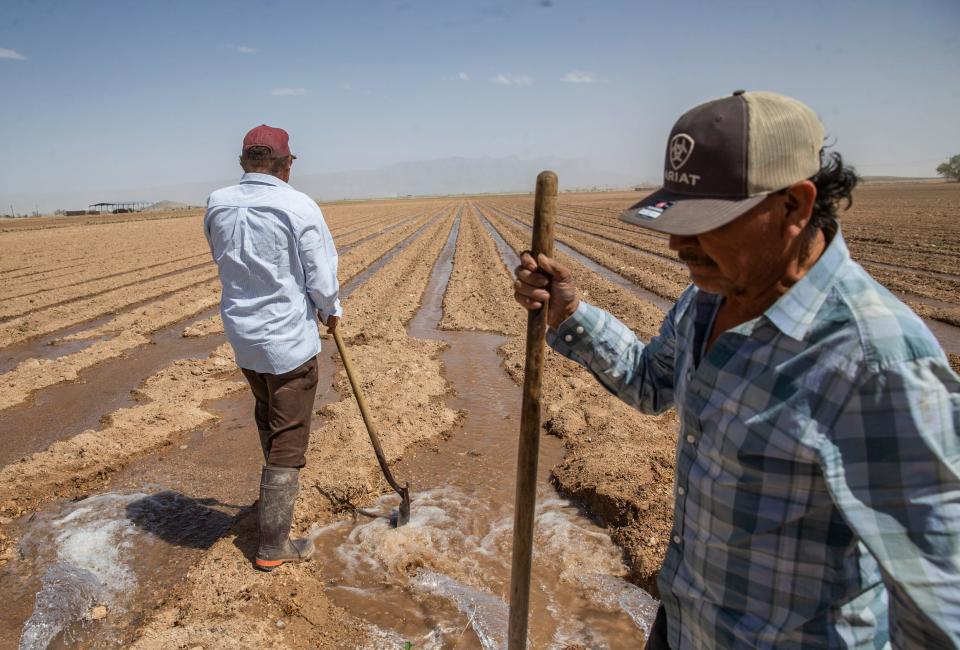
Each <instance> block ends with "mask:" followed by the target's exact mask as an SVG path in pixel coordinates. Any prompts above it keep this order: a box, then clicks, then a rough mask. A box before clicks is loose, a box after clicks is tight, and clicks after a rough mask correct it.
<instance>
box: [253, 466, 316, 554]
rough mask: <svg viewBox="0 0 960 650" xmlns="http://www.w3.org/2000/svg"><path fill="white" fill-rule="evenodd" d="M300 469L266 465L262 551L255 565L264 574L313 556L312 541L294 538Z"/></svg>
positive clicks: (262, 481)
mask: <svg viewBox="0 0 960 650" xmlns="http://www.w3.org/2000/svg"><path fill="white" fill-rule="evenodd" d="M299 479H300V470H299V469H296V468H293V467H274V466H272V465H265V466H264V467H263V474H261V476H260V506H259V511H258V513H257V516H258V521H259V524H260V548H259V549H258V550H257V559H256V562H255V563H254V564H255V565H256V567H257V568H258V569H260V570H261V571H273V570H274V569H276V568H277V567H278V566H281V565H282V564H283V563H284V562H301V561H305V560H309V559H310V558H311V557H312V556H313V542H312V541H311V540H309V539H290V537H289V535H290V524H291V523H292V522H293V504H294V502H295V501H296V500H297V491H298V490H299V488H300V480H299Z"/></svg>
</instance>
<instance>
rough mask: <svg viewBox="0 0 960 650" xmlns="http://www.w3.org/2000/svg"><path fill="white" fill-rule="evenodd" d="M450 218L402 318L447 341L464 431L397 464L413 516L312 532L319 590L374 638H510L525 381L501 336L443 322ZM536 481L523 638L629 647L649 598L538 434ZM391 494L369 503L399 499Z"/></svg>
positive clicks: (448, 643) (455, 641)
mask: <svg viewBox="0 0 960 650" xmlns="http://www.w3.org/2000/svg"><path fill="white" fill-rule="evenodd" d="M458 225H459V220H458V221H457V222H456V223H455V225H454V228H453V229H452V230H451V234H450V238H449V240H448V242H447V245H446V247H445V248H444V250H443V252H442V253H441V256H440V258H439V260H438V261H437V264H436V266H435V267H434V271H433V274H432V276H431V280H430V283H429V285H428V287H427V290H426V293H425V295H424V302H423V305H422V307H421V309H420V310H419V311H418V313H417V315H416V316H415V318H414V319H413V320H412V321H411V323H410V325H409V330H408V331H409V333H410V334H411V335H412V336H415V337H418V338H430V339H438V340H442V341H444V342H446V343H447V344H448V345H449V348H448V349H447V350H446V351H445V352H444V353H443V357H442V358H443V363H444V370H445V374H446V376H447V378H448V379H449V380H450V381H451V383H452V384H453V386H454V388H455V390H456V392H457V394H456V396H455V397H453V398H452V399H451V400H450V406H451V407H453V408H457V409H462V410H464V411H466V413H467V417H466V420H465V421H464V423H463V427H462V429H461V430H458V431H457V432H456V433H455V434H454V435H453V437H452V438H451V439H450V440H448V441H446V442H443V443H441V444H439V445H436V446H432V445H431V446H429V447H427V448H422V449H419V450H416V451H414V452H412V453H409V454H408V455H407V456H406V457H405V458H404V460H403V461H401V462H400V463H398V464H397V466H396V468H395V472H396V474H397V475H398V476H399V477H400V480H401V481H406V480H410V481H411V483H412V487H413V503H412V517H411V521H410V523H409V524H408V525H406V526H404V527H402V528H399V529H393V528H391V527H390V525H389V524H388V523H387V522H386V521H385V520H383V519H376V520H372V521H367V520H362V521H360V522H359V524H358V525H354V523H353V522H340V523H337V524H332V525H330V526H328V527H327V528H325V529H324V530H323V531H322V532H321V534H320V536H319V538H318V545H319V546H320V549H319V551H318V552H319V554H320V555H321V556H322V557H324V564H325V567H324V572H325V574H326V575H327V576H336V577H335V578H332V580H331V581H330V584H331V586H330V588H329V589H328V595H329V596H330V598H331V599H332V600H333V601H334V602H335V603H337V604H338V605H340V606H342V607H344V608H346V609H347V610H348V611H350V612H351V613H352V614H354V615H356V616H359V617H360V618H362V619H364V620H366V621H368V622H370V623H373V624H374V625H376V626H377V627H378V628H379V629H380V631H381V634H382V638H381V642H382V643H383V646H384V647H386V646H387V645H388V644H396V645H397V646H400V645H402V643H403V642H405V641H410V642H411V643H412V644H413V647H415V648H449V647H457V648H484V649H487V648H505V647H506V626H507V612H508V603H507V594H508V592H509V584H510V567H509V560H510V549H511V544H512V526H513V514H512V511H513V499H514V481H515V466H516V445H517V431H518V430H519V421H518V419H517V417H518V414H519V411H520V390H519V388H518V387H517V386H516V385H515V384H514V383H513V382H512V381H511V380H510V379H509V377H508V376H507V374H506V373H505V372H504V371H503V369H502V368H501V366H500V358H499V356H498V355H497V351H496V349H497V347H498V346H499V345H501V344H502V343H504V342H505V341H506V339H505V338H504V337H502V336H497V335H491V334H481V333H472V332H447V331H438V330H437V329H436V327H437V323H438V322H439V320H440V318H441V316H442V301H443V294H444V291H445V287H446V284H447V280H448V279H449V275H450V272H451V269H452V258H453V252H454V247H455V243H456V237H457V232H458ZM541 456H542V462H541V463H540V468H541V470H540V481H539V487H538V502H539V505H538V513H537V533H536V541H537V544H536V549H537V550H536V551H535V554H534V584H533V588H532V596H531V612H532V616H531V629H530V647H536V648H548V647H556V648H565V647H567V646H569V645H574V644H576V643H583V644H587V645H589V646H590V647H595V648H604V647H606V648H636V647H638V646H639V645H640V643H641V642H642V638H643V630H644V629H645V626H646V625H647V624H648V620H650V616H652V612H653V611H654V605H655V602H654V601H653V600H652V599H651V598H650V597H649V596H648V595H647V594H646V593H644V592H643V591H642V590H640V589H638V588H637V587H635V586H633V585H631V584H629V583H627V582H626V581H625V580H623V578H622V576H623V575H625V574H626V567H625V566H624V565H623V562H622V556H621V553H620V552H619V550H618V549H617V548H616V547H615V546H614V545H613V544H612V542H611V541H610V540H609V538H608V537H607V536H606V535H605V534H604V532H603V531H602V530H601V529H599V528H597V527H596V526H595V525H594V524H592V523H591V522H590V521H589V520H588V519H586V518H585V517H584V516H582V513H580V512H579V510H578V509H577V508H576V507H575V506H574V505H573V504H571V503H569V502H567V501H565V500H562V499H560V498H559V497H558V496H557V494H556V492H555V491H554V490H553V488H552V487H551V486H550V484H549V482H548V475H549V468H550V467H551V466H553V465H554V464H556V463H557V462H559V461H560V460H561V458H562V456H563V450H562V446H561V443H560V442H559V441H557V440H555V439H552V438H548V437H546V436H545V437H544V438H543V439H542V444H541ZM396 503H397V498H396V497H395V496H394V495H389V496H386V497H383V498H382V499H381V500H380V502H379V503H378V507H379V508H380V509H381V510H382V511H386V510H388V509H389V508H390V507H391V506H395V505H396Z"/></svg>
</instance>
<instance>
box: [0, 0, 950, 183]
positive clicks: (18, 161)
mask: <svg viewBox="0 0 960 650" xmlns="http://www.w3.org/2000/svg"><path fill="white" fill-rule="evenodd" d="M0 3H2V10H0V97H2V99H0V157H2V160H0V164H2V171H0V196H7V195H13V194H24V193H26V194H30V193H41V194H44V193H50V192H54V191H77V190H81V189H90V188H124V187H145V186H158V185H166V184H178V183H185V182H191V181H203V180H207V179H218V178H229V177H230V176H232V175H233V174H234V173H238V172H239V168H238V167H237V164H236V156H237V155H238V153H239V148H240V142H241V139H242V137H243V134H244V132H245V131H246V130H247V129H249V128H251V127H253V126H256V125H257V124H260V123H262V122H266V123H268V124H271V125H276V126H282V127H284V128H286V129H287V130H288V131H290V133H291V144H292V148H293V149H294V153H297V154H298V155H299V156H300V158H299V160H298V161H297V166H296V168H295V173H320V172H329V171H339V170H350V169H369V168H376V167H380V166H382V165H385V164H389V163H394V162H400V161H409V160H425V159H433V158H443V157H448V156H467V157H475V156H495V157H499V156H507V155H518V156H521V157H527V158H534V157H539V156H561V157H565V158H584V159H587V160H589V161H590V162H591V163H592V164H593V165H595V166H596V167H598V168H601V169H610V170H618V171H629V172H630V173H632V174H634V175H635V177H636V178H637V179H638V180H657V181H658V180H659V175H660V170H661V164H662V159H663V147H664V144H665V140H666V137H667V134H668V132H669V129H670V127H671V125H672V124H673V122H674V120H675V119H676V118H677V117H678V116H679V114H680V113H682V112H683V111H684V110H686V109H687V108H689V107H691V106H693V105H694V104H697V103H700V102H701V101H705V100H708V99H711V98H714V97H717V96H721V95H725V94H727V93H729V92H730V91H732V90H734V89H736V88H746V89H749V90H776V91H779V92H783V93H786V94H789V95H793V96H795V97H798V98H800V99H802V100H803V101H805V102H806V103H808V104H809V105H810V106H812V107H813V108H814V110H816V111H817V112H818V113H819V114H820V116H821V118H822V120H823V122H824V124H825V125H826V129H827V132H828V134H829V136H830V138H831V139H832V140H834V141H835V143H836V149H837V150H839V151H841V152H842V153H844V154H845V156H846V157H848V158H849V160H850V161H851V162H852V163H854V164H855V165H857V167H858V169H859V170H860V171H861V173H864V174H871V175H880V174H882V175H888V174H896V175H933V173H934V172H933V170H934V168H935V167H936V165H937V164H938V162H941V161H943V160H945V159H946V158H947V157H948V156H949V155H951V154H955V153H958V152H960V120H958V118H957V116H958V115H960V66H958V65H957V62H958V61H960V2H957V0H931V1H927V2H922V1H918V2H902V1H890V2H887V1H883V0H869V1H863V2H844V1H842V0H840V1H836V0H832V1H829V2H816V1H811V0H807V1H805V2H777V1H776V0H764V1H757V2H697V1H694V0H688V1H685V2H669V3H668V2H651V3H644V2H639V1H636V0H635V1H632V2H613V1H611V2H603V1H601V0H594V1H586V0H584V1H580V2H575V1H573V0H540V1H537V0H533V1H526V0H524V1H516V2H457V1H453V0H445V1H436V2H426V1H424V2H418V1H416V0H407V1H403V2H395V1H375V0H370V1H361V0H355V1H347V0H343V1H340V2H281V1H275V2H268V1H267V2H264V1H261V2H246V3H242V2H214V1H210V0H204V1H203V2H195V1H190V2H178V1H166V2H159V1H157V2H146V1H144V2H119V1H118V2H106V1H93V0H91V1H89V2H67V1H62V2H49V1H35V2H33V1H22V0H0Z"/></svg>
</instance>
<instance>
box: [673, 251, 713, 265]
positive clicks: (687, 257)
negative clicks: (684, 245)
mask: <svg viewBox="0 0 960 650" xmlns="http://www.w3.org/2000/svg"><path fill="white" fill-rule="evenodd" d="M677 257H679V258H680V261H681V262H686V263H687V264H695V265H696V266H716V265H717V263H716V262H714V261H713V260H712V259H711V258H709V257H707V256H706V255H697V254H696V253H692V252H690V251H680V252H679V253H677Z"/></svg>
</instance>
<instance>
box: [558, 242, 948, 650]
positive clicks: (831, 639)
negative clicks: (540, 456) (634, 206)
mask: <svg viewBox="0 0 960 650" xmlns="http://www.w3.org/2000/svg"><path fill="white" fill-rule="evenodd" d="M720 303H721V298H720V297H718V296H716V295H712V294H708V293H706V292H703V291H699V290H697V288H696V287H694V286H691V287H689V288H688V289H687V290H686V291H685V292H684V293H683V295H682V296H681V297H680V298H679V300H678V301H677V303H676V305H674V307H673V308H672V309H671V311H670V313H669V314H668V315H667V317H666V319H665V320H664V322H663V325H662V327H661V330H660V333H659V335H658V336H657V337H656V338H654V339H653V340H651V341H650V342H649V343H648V344H646V345H644V344H643V343H642V342H640V341H639V340H638V339H637V337H636V336H635V335H634V334H633V332H631V331H630V330H629V329H628V328H627V327H626V326H625V325H623V324H622V323H620V322H619V321H618V320H616V319H615V318H614V317H612V316H611V315H609V314H608V313H606V312H604V311H602V310H600V309H598V308H596V307H593V306H590V305H587V304H586V303H582V302H581V305H580V307H579V308H578V309H577V311H576V313H575V314H574V315H573V316H571V317H570V318H569V319H567V320H566V321H564V323H563V324H561V326H560V327H559V328H558V330H556V331H553V330H551V331H550V332H549V333H548V336H547V338H548V342H549V343H550V345H551V346H552V347H553V348H554V349H556V350H557V351H558V352H560V353H561V354H563V355H565V356H567V357H569V358H571V359H573V360H575V361H577V362H578V363H580V364H582V365H583V366H584V367H586V368H587V369H588V370H589V371H591V372H592V373H593V374H594V375H595V376H596V377H597V378H598V379H599V381H600V382H601V383H602V384H603V385H604V386H605V387H606V388H607V389H608V390H610V391H611V392H612V393H613V394H615V395H617V396H618V397H620V398H621V399H623V400H624V401H625V402H627V403H628V404H631V405H633V406H636V407H637V408H639V409H640V410H642V411H644V412H647V413H660V412H662V411H664V410H665V409H667V408H669V407H671V406H674V405H676V407H677V413H678V415H679V419H680V435H679V438H678V441H677V455H676V482H675V484H674V497H675V507H674V524H673V530H672V532H671V535H670V537H671V540H670V544H669V547H668V550H667V554H666V558H665V560H664V563H663V566H662V568H661V571H660V575H659V579H658V586H659V588H660V593H661V598H662V599H663V605H664V607H665V608H666V612H667V621H668V629H669V641H670V646H671V647H672V648H674V649H679V648H696V649H700V648H710V647H721V648H730V647H756V648H778V649H779V648H800V647H804V648H807V647H830V648H882V647H890V646H891V645H892V646H893V647H902V648H933V647H936V648H940V647H957V646H958V645H960V438H958V433H960V381H958V377H957V375H956V374H955V373H954V372H953V371H952V370H951V369H950V366H949V364H948V362H947V359H946V357H945V355H944V353H943V351H942V349H941V348H940V346H939V345H938V343H937V341H936V340H935V339H934V338H933V336H932V335H931V334H930V332H929V330H928V329H927V328H926V326H925V325H924V324H923V322H922V321H921V320H920V319H919V318H918V317H917V316H916V315H915V314H914V313H913V312H912V311H910V309H908V308H907V307H906V306H905V305H903V304H902V303H901V302H900V301H899V300H897V299H896V298H895V297H894V296H893V295H892V294H891V293H890V292H889V291H887V290H886V289H885V288H884V287H882V286H881V285H879V284H878V283H877V282H876V281H874V280H873V279H872V278H871V277H870V276H869V275H868V274H867V273H866V272H865V271H864V270H863V269H862V268H861V267H860V266H859V265H858V264H856V263H855V262H853V261H852V260H851V259H850V254H849V252H848V251H847V247H846V245H845V243H844V241H843V238H842V236H841V235H840V233H839V232H838V233H837V234H836V235H835V236H834V238H833V240H832V241H831V242H830V244H829V246H828V248H827V250H826V251H825V252H824V254H823V255H822V257H821V258H820V259H819V260H818V261H817V263H816V264H815V265H814V266H813V268H812V269H810V271H809V272H808V273H807V275H805V276H804V277H803V278H802V279H801V280H800V281H799V282H798V283H797V284H796V285H794V286H793V287H792V288H791V289H790V290H789V291H788V292H787V293H786V294H785V295H783V296H782V297H781V298H780V299H779V300H778V301H777V302H776V303H775V304H774V305H772V306H771V307H770V308H769V309H768V310H767V311H766V312H765V313H764V314H763V315H762V316H760V317H758V318H756V319H754V320H751V321H749V322H746V323H743V324H741V325H739V326H737V327H735V328H733V329H731V330H729V331H727V332H724V333H723V334H721V335H720V336H719V337H718V338H717V340H716V341H715V343H714V344H713V346H712V347H711V349H710V350H709V352H704V344H705V341H706V339H707V337H708V333H709V332H710V330H711V329H712V323H713V318H714V317H715V315H716V312H717V308H718V307H719V305H720Z"/></svg>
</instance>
